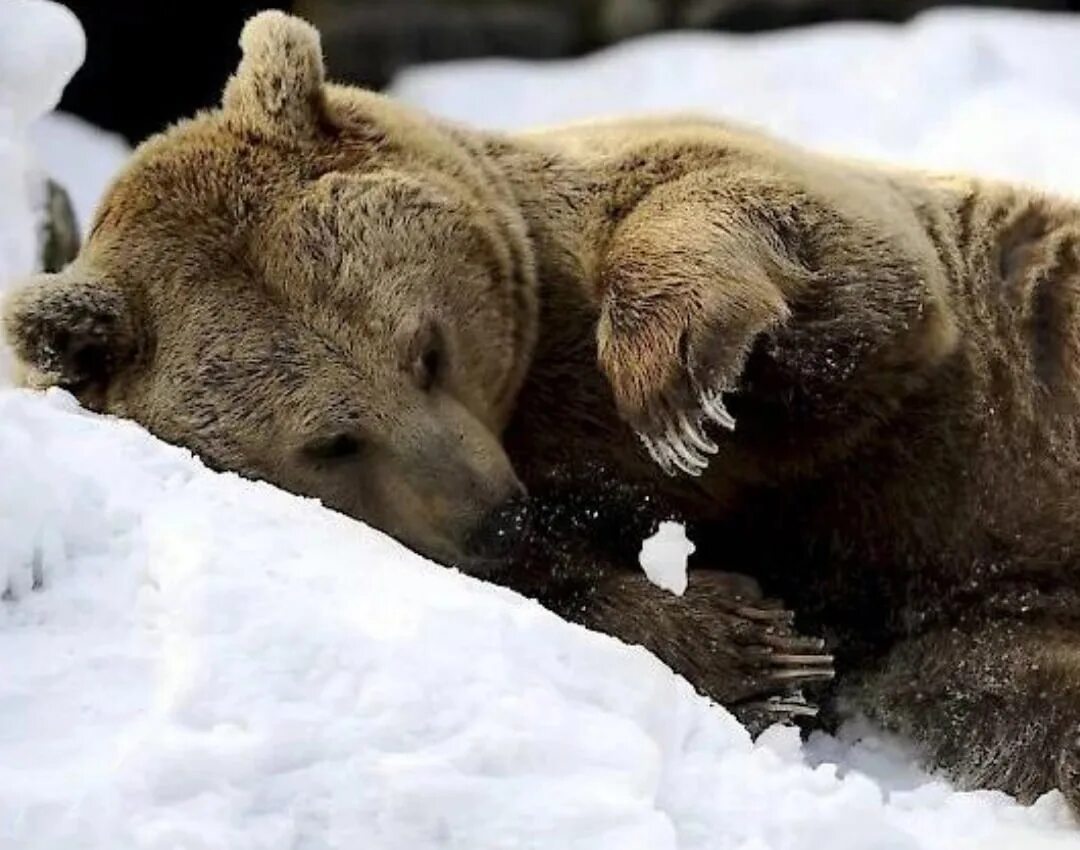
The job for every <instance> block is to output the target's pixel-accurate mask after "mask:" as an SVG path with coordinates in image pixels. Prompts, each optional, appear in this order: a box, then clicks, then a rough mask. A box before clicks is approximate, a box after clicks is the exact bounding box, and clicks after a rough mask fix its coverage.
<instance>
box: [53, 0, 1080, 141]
mask: <svg viewBox="0 0 1080 850" xmlns="http://www.w3.org/2000/svg"><path fill="white" fill-rule="evenodd" d="M65 5H67V6H68V7H70V8H71V9H72V10H73V11H74V12H75V13H76V14H77V15H78V16H79V19H80V20H81V21H82V23H83V27H84V28H85V29H86V33H87V41H88V49H87V59H86V64H85V65H84V66H83V68H82V69H81V70H80V71H79V72H78V73H77V74H76V75H75V78H74V79H73V80H72V82H71V84H70V85H69V86H68V88H67V90H66V92H65V94H64V99H63V101H62V103H61V105H60V108H61V109H65V110H67V111H69V112H74V113H75V114H77V115H81V116H83V117H84V118H87V119H88V120H90V121H92V122H93V123H95V124H98V125H99V126H101V127H104V128H106V129H109V130H114V131H117V132H120V133H122V134H123V135H124V136H126V137H127V138H128V140H129V141H131V142H138V141H140V140H141V139H143V138H145V137H146V136H147V135H149V134H150V133H153V132H156V131H157V130H160V129H162V128H163V127H164V126H166V125H167V124H168V123H169V122H170V121H172V120H174V119H176V118H178V117H180V116H183V115H189V114H191V113H192V112H194V111H195V110H197V109H200V108H202V107H206V106H211V105H213V104H214V103H215V102H216V101H217V99H218V97H219V95H220V92H221V88H222V85H223V84H224V81H225V78H226V77H227V76H228V74H229V73H230V72H231V71H232V69H233V68H234V67H235V65H236V62H237V60H238V58H239V48H238V47H237V39H238V37H239V34H240V28H241V26H242V25H243V22H244V20H245V19H246V18H248V17H249V16H250V15H252V14H254V13H255V12H256V11H258V10H260V9H266V8H279V9H288V10H290V11H294V12H296V13H298V14H301V15H303V16H304V17H306V18H308V19H309V20H311V21H313V22H314V23H315V24H317V25H318V26H319V28H320V29H321V30H322V33H323V47H324V51H325V53H326V57H327V64H328V67H329V73H330V75H331V76H332V77H334V78H335V79H340V80H347V81H350V82H355V83H360V84H362V85H366V86H369V87H374V88H380V87H382V86H384V85H385V84H386V83H387V82H388V81H389V80H390V78H391V76H392V75H393V74H394V72H395V71H396V70H397V69H398V68H401V67H402V66H404V65H407V64H412V63H416V62H423V61H432V60H443V59H455V58H467V57H477V56H488V55H498V56H519V57H528V58H555V57H564V56H575V55H579V54H581V53H584V52H587V51H589V50H594V49H596V48H598V47H602V46H604V45H606V44H611V43H614V42H616V41H619V40H621V39H624V38H629V37H632V36H634V35H640V34H642V33H645V32H651V31H656V30H663V29H674V28H688V27H693V28H698V29H725V30H736V31H744V32H747V31H755V30H764V29H776V28H779V27H786V26H793V25H798V24H807V23H816V22H821V21H828V20H837V19H863V20H878V21H902V20H906V19H907V18H909V17H911V16H912V15H914V14H916V13H918V12H920V11H922V10H923V9H926V8H928V7H930V6H937V5H945V4H942V3H936V2H933V0H294V1H293V2H288V0H283V1H282V2H273V0H259V1H258V2H248V0H218V2H213V3H210V2H206V3H203V2H199V0H195V1H194V2H184V0H159V2H154V0H66V2H65ZM948 5H954V6H955V5H965V6H998V7H1002V6H1006V7H1016V8H1029V9H1043V10H1054V11H1078V10H1080V0H1027V2H1025V0H1012V2H992V0H991V2H981V3H978V2H975V3H963V2H960V3H957V2H953V3H951V4H948Z"/></svg>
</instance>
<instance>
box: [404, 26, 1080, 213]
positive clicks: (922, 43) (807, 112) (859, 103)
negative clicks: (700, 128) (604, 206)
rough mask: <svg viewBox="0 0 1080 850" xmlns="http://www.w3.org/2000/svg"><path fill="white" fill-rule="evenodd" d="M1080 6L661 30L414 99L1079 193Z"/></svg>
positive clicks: (506, 117)
mask: <svg viewBox="0 0 1080 850" xmlns="http://www.w3.org/2000/svg"><path fill="white" fill-rule="evenodd" d="M1077 45H1080V15H1067V14H1059V15H1051V14H1036V13H1031V12H1020V11H1005V10H993V11H991V10H978V9H943V10H935V11H931V12H928V13H925V14H924V15H922V16H920V17H918V18H916V19H915V20H914V21H913V22H912V23H910V24H907V25H904V26H895V25H888V24H873V23H833V24H827V25H821V26H816V27H810V28H805V29H794V30H781V31H778V32H776V33H766V34H761V35H754V36H745V35H724V34H717V33H701V32H683V33H667V34H660V35H653V36H648V37H645V38H641V39H637V40H635V41H631V42H628V43H625V44H621V45H618V46H616V47H613V48H610V49H608V50H605V51H602V52H600V53H597V54H594V55H591V56H587V57H584V58H582V59H577V60H572V61H561V62H546V63H545V62H535V61H532V62H530V61H512V60H505V59H485V60H470V61H464V62H454V63H442V64H438V65H428V66H421V67H418V68H414V69H411V70H407V71H405V72H404V73H402V74H401V75H400V76H399V77H398V78H397V80H396V81H395V83H394V86H393V89H392V91H393V93H394V94H395V95H396V96H397V97H399V98H400V99H402V100H404V101H406V102H409V103H412V104H414V105H416V106H419V107H422V108H424V109H428V110H430V111H432V112H435V113H437V114H439V115H443V116H445V117H447V118H451V119H456V120H459V121H463V122H465V123H468V124H474V125H478V126H484V127H490V128H493V129H508V130H515V129H522V128H527V127H531V126H537V125H548V124H555V123H561V122H567V121H581V120H589V119H593V118H600V117H611V116H618V115H628V114H644V113H653V114H655V113H657V112H667V113H688V112H689V113H696V114H704V115H711V116H713V117H717V118H723V119H729V120H733V121H737V122H741V123H746V124H751V125H754V126H757V127H760V128H762V129H765V130H768V131H770V132H773V133H775V134H777V135H780V136H782V137H785V138H788V139H791V140H792V141H795V142H798V143H800V144H803V145H807V146H812V147H816V148H819V149H822V150H827V151H831V152H836V153H844V154H851V155H856V156H860V157H869V158H883V159H887V160H889V161H893V162H901V163H906V164H909V165H914V166H919V167H926V168H932V169H935V170H956V169H959V170H964V171H972V172H978V173H981V174H984V175H986V176H991V177H1000V178H1004V179H1011V180H1017V181H1023V182H1031V183H1037V184H1040V185H1041V186H1043V187H1045V188H1047V189H1050V190H1053V191H1057V192H1062V193H1080V156H1077V155H1076V151H1078V150H1080V49H1077Z"/></svg>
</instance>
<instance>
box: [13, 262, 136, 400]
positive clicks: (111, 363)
mask: <svg viewBox="0 0 1080 850" xmlns="http://www.w3.org/2000/svg"><path fill="white" fill-rule="evenodd" d="M66 274H67V272H65V273H61V274H45V275H38V276H36V277H34V278H32V279H31V280H30V282H29V283H28V284H27V285H26V286H25V287H23V288H22V289H19V290H16V291H15V292H14V293H12V294H11V295H10V296H9V297H8V298H7V299H5V301H4V303H3V305H2V315H3V330H4V335H5V336H6V337H7V340H8V342H9V343H10V345H11V347H12V348H13V349H14V351H15V356H16V357H17V358H18V359H19V360H20V361H22V363H23V364H25V365H26V366H28V367H29V368H30V369H31V371H32V373H33V377H34V380H33V383H34V384H35V385H38V386H61V387H65V388H68V389H72V390H79V389H81V388H84V387H87V386H91V385H94V386H104V385H105V384H107V383H108V382H109V380H110V379H111V378H112V377H113V376H114V375H115V373H116V372H117V370H118V369H120V368H121V367H122V366H124V365H126V363H127V362H128V361H130V360H131V359H133V358H134V356H135V352H136V348H137V345H136V339H137V337H136V330H135V328H136V323H135V317H134V313H133V310H132V308H131V305H130V303H129V301H128V298H127V296H126V295H125V294H124V292H123V291H122V290H121V289H120V288H119V287H117V286H114V285H112V284H110V283H107V282H103V281H98V280H89V279H81V278H80V279H70V278H68V277H66Z"/></svg>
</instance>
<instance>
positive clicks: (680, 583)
mask: <svg viewBox="0 0 1080 850" xmlns="http://www.w3.org/2000/svg"><path fill="white" fill-rule="evenodd" d="M694 548H695V547H694V544H693V543H691V542H690V540H689V539H687V537H686V527H685V526H684V525H683V524H682V523H680V522H662V523H660V527H659V528H657V529H656V533H655V534H653V535H652V536H651V537H648V538H646V539H645V540H644V541H642V543H641V554H640V555H639V556H638V563H640V564H641V568H642V569H643V570H644V571H645V575H646V576H647V577H648V579H649V581H651V582H652V583H653V584H655V585H656V586H657V587H662V588H663V589H664V590H669V591H671V592H672V593H674V594H675V595H676V596H682V595H683V594H684V593H686V585H687V578H686V565H687V562H688V561H689V560H690V556H691V555H693V554H694Z"/></svg>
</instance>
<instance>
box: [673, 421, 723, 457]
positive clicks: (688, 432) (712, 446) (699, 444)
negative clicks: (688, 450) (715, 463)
mask: <svg viewBox="0 0 1080 850" xmlns="http://www.w3.org/2000/svg"><path fill="white" fill-rule="evenodd" d="M679 428H680V429H681V431H682V435H683V439H685V440H686V441H687V442H688V443H689V444H690V445H691V446H692V447H693V448H695V449H697V450H698V451H699V452H704V453H705V454H708V455H714V454H716V453H717V451H719V449H720V447H719V446H718V445H716V443H714V442H713V441H712V440H710V439H709V438H708V437H707V436H705V432H704V431H702V430H701V417H700V416H699V417H697V418H696V421H694V422H691V421H690V419H689V418H688V417H687V415H686V414H685V413H680V414H679Z"/></svg>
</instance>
